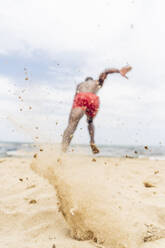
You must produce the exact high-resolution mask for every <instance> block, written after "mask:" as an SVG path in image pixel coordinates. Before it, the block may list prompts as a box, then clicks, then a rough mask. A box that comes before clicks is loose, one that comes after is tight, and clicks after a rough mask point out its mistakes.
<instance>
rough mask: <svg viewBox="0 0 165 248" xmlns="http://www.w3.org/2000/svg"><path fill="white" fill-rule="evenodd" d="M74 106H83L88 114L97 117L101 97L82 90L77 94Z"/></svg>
mask: <svg viewBox="0 0 165 248" xmlns="http://www.w3.org/2000/svg"><path fill="white" fill-rule="evenodd" d="M72 108H82V109H83V110H84V111H85V113H86V115H87V116H89V117H95V116H96V114H97V111H98V109H99V97H98V96H96V95H95V94H94V93H91V92H80V93H78V94H76V96H75V98H74V102H73V107H72Z"/></svg>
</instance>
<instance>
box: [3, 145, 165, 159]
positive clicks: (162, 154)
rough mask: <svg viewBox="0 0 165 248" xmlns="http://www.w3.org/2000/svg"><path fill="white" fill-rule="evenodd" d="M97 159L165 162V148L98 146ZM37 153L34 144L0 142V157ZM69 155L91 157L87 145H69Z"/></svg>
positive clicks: (26, 155)
mask: <svg viewBox="0 0 165 248" xmlns="http://www.w3.org/2000/svg"><path fill="white" fill-rule="evenodd" d="M98 147H99V149H100V153H99V154H98V155H95V156H97V157H100V156H101V157H102V156H106V157H119V158H120V157H128V158H150V159H153V160H165V146H162V145H160V146H140V145H139V146H131V145H130V146H128V145H109V146H108V145H98ZM36 151H37V147H36V145H35V144H34V143H19V142H0V157H28V156H31V154H32V153H33V152H34V153H35V152H36ZM68 152H69V153H75V154H77V153H81V154H84V155H90V154H91V155H92V153H91V150H90V147H89V145H71V147H70V148H69V151H68Z"/></svg>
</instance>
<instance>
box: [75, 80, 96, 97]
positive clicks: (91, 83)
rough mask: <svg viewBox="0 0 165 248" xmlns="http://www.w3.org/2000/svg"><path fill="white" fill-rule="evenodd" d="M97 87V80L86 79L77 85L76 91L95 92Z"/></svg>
mask: <svg viewBox="0 0 165 248" xmlns="http://www.w3.org/2000/svg"><path fill="white" fill-rule="evenodd" d="M99 88H100V86H99V82H98V80H87V81H84V82H82V83H80V84H78V85H77V89H76V92H77V93H80V92H91V93H94V94H96V93H97V91H98V90H99Z"/></svg>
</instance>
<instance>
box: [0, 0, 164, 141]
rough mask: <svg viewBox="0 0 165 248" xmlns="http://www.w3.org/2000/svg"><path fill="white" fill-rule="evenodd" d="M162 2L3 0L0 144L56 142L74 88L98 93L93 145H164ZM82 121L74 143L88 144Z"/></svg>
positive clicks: (0, 31)
mask: <svg viewBox="0 0 165 248" xmlns="http://www.w3.org/2000/svg"><path fill="white" fill-rule="evenodd" d="M164 8H165V2H164V1H162V0H157V1H155V0H146V1H142V0H91V1H89V0H83V1H80V0H70V1H65V0H61V1H57V0H47V1H44V0H35V1H32V0H29V1H25V0H21V1H20V0H15V1H11V0H5V1H2V2H1V8H0V36H1V39H0V89H1V90H0V103H1V104H0V141H20V142H31V141H35V142H60V141H61V135H62V134H63V131H64V129H65V128H66V126H67V121H68V115H69V111H70V109H71V106H72V101H73V96H74V91H75V87H76V84H78V83H79V82H82V81H83V80H84V78H85V77H87V76H92V77H94V78H95V79H97V78H98V76H99V74H100V73H101V72H102V71H103V70H104V69H105V68H110V67H115V68H121V67H122V66H124V65H127V64H129V65H131V66H132V67H133V69H132V71H131V72H129V74H128V77H129V80H126V79H125V78H122V77H121V76H120V75H119V74H116V75H115V74H113V75H110V76H109V77H108V78H107V80H106V81H105V84H104V87H103V88H102V89H101V90H100V92H99V97H100V102H101V106H100V111H99V113H98V115H97V117H96V118H95V120H94V123H95V135H96V138H95V139H96V143H97V144H107V145H111V144H121V145H125V144H126V145H128V144H130V145H132V144H133V145H141V144H143V145H160V144H165V115H164V106H165V97H164V92H165V70H164V64H165V56H164V44H165V33H164V22H165V16H164ZM88 142H89V137H88V132H87V124H86V119H85V117H84V118H83V119H82V120H81V121H80V124H79V126H78V128H77V130H76V133H75V135H74V138H73V143H88Z"/></svg>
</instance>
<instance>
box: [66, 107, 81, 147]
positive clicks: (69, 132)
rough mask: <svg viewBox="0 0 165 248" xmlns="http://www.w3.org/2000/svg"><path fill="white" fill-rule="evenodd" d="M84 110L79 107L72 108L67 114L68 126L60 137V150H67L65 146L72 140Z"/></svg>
mask: <svg viewBox="0 0 165 248" xmlns="http://www.w3.org/2000/svg"><path fill="white" fill-rule="evenodd" d="M83 115H84V111H83V110H82V109H81V108H73V109H72V110H71V113H70V116H69V122H68V126H67V128H66V129H65V131H64V134H63V139H62V150H63V151H64V152H66V151H67V148H68V146H69V144H70V142H71V140H72V137H73V134H74V132H75V130H76V127H77V125H78V123H79V120H80V119H81V118H82V117H83Z"/></svg>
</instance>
